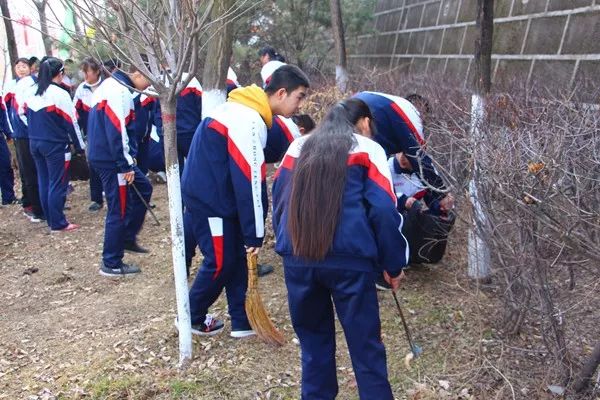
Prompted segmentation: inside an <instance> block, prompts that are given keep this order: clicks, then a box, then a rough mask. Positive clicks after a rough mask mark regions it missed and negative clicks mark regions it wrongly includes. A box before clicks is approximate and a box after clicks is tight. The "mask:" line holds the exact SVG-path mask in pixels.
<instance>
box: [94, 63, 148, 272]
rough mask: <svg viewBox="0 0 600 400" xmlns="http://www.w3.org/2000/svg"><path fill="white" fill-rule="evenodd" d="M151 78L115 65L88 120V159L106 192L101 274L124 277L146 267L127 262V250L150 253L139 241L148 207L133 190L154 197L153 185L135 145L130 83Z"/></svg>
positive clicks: (141, 84)
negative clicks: (134, 151)
mask: <svg viewBox="0 0 600 400" xmlns="http://www.w3.org/2000/svg"><path fill="white" fill-rule="evenodd" d="M148 86H149V82H148V80H147V79H146V78H145V77H144V76H143V75H142V74H141V73H140V72H139V71H137V70H133V71H132V72H131V73H129V74H125V73H124V72H122V71H119V70H115V71H114V72H113V73H112V76H111V77H109V78H107V79H105V80H104V81H103V82H102V84H101V85H100V87H99V88H98V89H97V90H96V91H95V92H94V95H93V96H92V109H91V111H90V114H89V120H88V159H89V162H90V165H91V166H92V168H94V169H95V170H96V172H97V173H98V175H99V176H100V179H101V180H102V188H103V189H104V193H105V195H106V205H107V211H106V222H105V224H104V248H103V250H102V265H101V267H100V274H101V275H105V276H123V275H127V274H135V273H139V272H140V268H139V267H137V266H135V265H130V264H126V263H124V262H123V253H124V250H128V251H132V252H137V253H146V252H147V250H145V249H143V248H142V247H140V246H139V245H138V244H137V240H136V236H137V234H138V233H139V231H140V230H141V229H142V225H143V224H144V217H145V215H146V208H145V206H144V204H143V202H142V201H141V199H140V198H139V197H138V195H137V193H136V191H135V190H133V189H129V188H128V185H135V187H136V188H137V189H138V191H139V192H140V193H141V195H142V197H143V198H144V200H145V201H146V202H150V197H151V195H152V185H150V182H149V181H148V178H146V176H145V175H144V174H143V173H142V172H141V171H140V170H139V168H138V167H137V166H136V165H135V163H134V159H133V157H132V155H131V154H130V150H129V140H130V139H129V132H130V131H131V129H132V125H131V123H132V120H133V117H134V105H133V96H132V94H131V91H130V89H129V88H128V87H131V88H136V89H138V90H145V89H146V88H147V87H148Z"/></svg>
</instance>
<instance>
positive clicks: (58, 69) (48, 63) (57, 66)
mask: <svg viewBox="0 0 600 400" xmlns="http://www.w3.org/2000/svg"><path fill="white" fill-rule="evenodd" d="M64 69H65V68H64V65H63V63H62V61H61V60H59V59H58V58H55V57H48V58H46V59H45V60H44V61H43V62H42V63H41V64H40V71H39V73H38V83H37V84H38V88H37V91H36V92H35V94H36V96H41V95H42V94H44V93H45V92H46V90H47V89H48V87H50V84H51V83H52V79H54V78H55V77H56V76H57V75H58V74H60V73H62V72H63V71H64Z"/></svg>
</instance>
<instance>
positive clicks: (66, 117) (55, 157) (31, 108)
mask: <svg viewBox="0 0 600 400" xmlns="http://www.w3.org/2000/svg"><path fill="white" fill-rule="evenodd" d="M63 74H64V65H63V63H62V61H60V60H59V59H58V58H54V57H48V58H46V59H45V60H44V61H43V62H42V63H41V64H40V69H39V75H38V84H37V90H36V92H35V96H32V97H30V98H29V99H27V101H26V103H25V108H26V109H27V124H28V130H29V147H30V150H31V154H32V156H33V159H34V160H35V164H36V168H37V173H38V187H39V190H40V200H41V202H42V209H43V210H44V215H45V216H46V222H47V223H48V226H49V227H50V229H51V230H52V231H55V232H57V231H64V232H70V231H73V230H75V229H77V228H79V226H78V225H75V224H71V223H69V222H68V221H67V219H66V217H65V214H64V207H65V201H66V199H67V187H68V185H69V163H70V161H71V145H73V146H74V148H75V151H77V152H80V153H83V151H84V148H85V145H84V143H83V138H82V137H81V132H80V131H79V126H78V125H77V120H76V116H75V107H74V106H73V102H72V101H71V96H70V95H69V93H68V92H67V91H66V90H65V89H64V88H62V87H61V86H60V83H61V81H62V77H63Z"/></svg>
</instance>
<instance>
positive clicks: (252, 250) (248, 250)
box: [246, 246, 260, 256]
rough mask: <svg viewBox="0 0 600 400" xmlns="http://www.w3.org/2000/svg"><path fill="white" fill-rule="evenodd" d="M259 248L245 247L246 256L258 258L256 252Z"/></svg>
mask: <svg viewBox="0 0 600 400" xmlns="http://www.w3.org/2000/svg"><path fill="white" fill-rule="evenodd" d="M259 250H260V247H248V246H246V254H247V255H249V256H258V251H259Z"/></svg>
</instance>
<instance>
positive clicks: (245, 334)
mask: <svg viewBox="0 0 600 400" xmlns="http://www.w3.org/2000/svg"><path fill="white" fill-rule="evenodd" d="M253 335H256V332H254V331H253V330H252V329H248V330H247V331H231V333H230V335H229V336H231V337H232V338H236V339H240V338H245V337H248V336H253Z"/></svg>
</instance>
